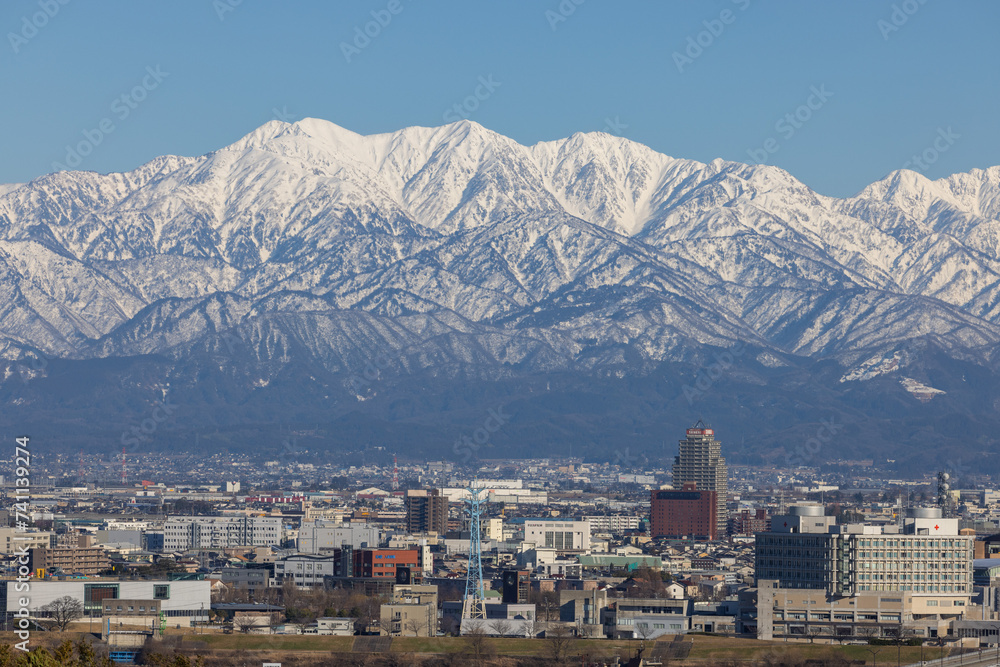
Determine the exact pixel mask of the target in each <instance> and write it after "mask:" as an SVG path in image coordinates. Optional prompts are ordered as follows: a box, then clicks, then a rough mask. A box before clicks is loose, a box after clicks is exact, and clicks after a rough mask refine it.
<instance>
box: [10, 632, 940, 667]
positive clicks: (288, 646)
mask: <svg viewBox="0 0 1000 667" xmlns="http://www.w3.org/2000/svg"><path fill="white" fill-rule="evenodd" d="M83 634H84V633H81V632H67V633H57V632H40V633H36V632H33V633H32V638H31V639H32V641H31V646H33V647H34V646H50V647H51V646H54V645H56V644H58V643H59V642H60V641H63V640H65V639H69V640H71V641H74V642H75V641H76V640H77V639H79V638H80V637H81V636H82V635H83ZM170 634H176V633H175V632H171V633H170ZM687 639H688V640H690V641H692V642H693V647H692V649H691V654H690V656H689V657H688V658H687V659H686V660H684V661H683V662H678V661H676V660H670V664H671V665H699V666H701V665H704V666H707V665H718V664H721V663H722V662H723V661H727V660H740V661H752V660H755V659H762V658H764V657H766V656H768V655H770V656H773V657H776V658H779V660H780V658H782V657H783V658H785V659H797V660H805V659H808V658H814V659H822V658H831V657H834V656H836V655H839V656H841V657H843V658H846V659H847V660H851V661H853V660H858V661H862V660H863V661H864V662H865V663H866V664H872V654H871V652H870V650H878V651H879V652H878V654H877V663H878V664H880V665H890V664H895V661H896V647H895V646H878V647H869V646H831V645H828V644H797V643H783V642H762V641H757V640H755V639H736V638H732V637H714V636H708V635H691V636H688V637H687ZM16 641H18V640H17V638H16V635H14V634H13V633H9V632H0V643H7V644H13V643H14V642H16ZM488 642H489V644H490V646H491V648H492V651H491V652H496V654H498V655H506V656H547V655H549V651H550V643H549V642H547V641H545V640H544V639H524V638H514V637H505V638H502V639H500V638H491V639H489V640H488ZM353 644H354V637H324V636H316V635H309V636H303V635H242V634H231V635H226V634H194V633H191V632H187V633H185V639H184V641H183V644H182V646H187V647H189V648H191V649H201V650H204V649H208V650H219V651H238V650H239V651H248V650H249V651H267V652H276V653H281V652H291V651H295V652H314V651H315V652H323V653H326V652H334V653H347V652H350V651H351V648H352V646H353ZM468 644H469V639H468V638H464V637H396V638H395V639H393V641H392V651H393V652H394V653H421V654H429V653H460V652H463V651H466V650H468ZM645 644H646V646H647V647H652V645H653V642H645ZM640 645H641V642H640V641H638V640H606V639H581V640H577V641H574V642H573V643H572V645H571V647H570V649H569V651H570V653H571V654H572V655H590V656H594V657H613V656H616V655H617V656H620V657H622V658H630V657H632V656H634V655H635V651H636V650H637V649H638V648H639V646H640ZM647 655H648V653H647ZM940 655H941V653H940V649H939V648H937V647H932V646H925V647H924V650H923V657H924V659H926V660H931V659H933V658H937V657H940ZM946 655H947V649H946ZM920 657H921V655H920V647H919V646H904V647H902V648H901V650H900V660H901V662H902V663H903V664H907V663H913V662H918V661H919V660H920Z"/></svg>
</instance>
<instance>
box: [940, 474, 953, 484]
mask: <svg viewBox="0 0 1000 667" xmlns="http://www.w3.org/2000/svg"><path fill="white" fill-rule="evenodd" d="M941 479H943V480H944V481H946V482H947V481H948V480H949V479H951V475H949V474H948V473H946V472H943V473H941Z"/></svg>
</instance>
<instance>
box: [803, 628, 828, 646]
mask: <svg viewBox="0 0 1000 667" xmlns="http://www.w3.org/2000/svg"><path fill="white" fill-rule="evenodd" d="M824 632H826V630H825V629H824V628H823V626H822V625H810V626H809V627H807V628H806V634H807V635H809V643H810V644H812V643H815V641H816V638H817V637H819V636H820V635H822V634H823V633H824Z"/></svg>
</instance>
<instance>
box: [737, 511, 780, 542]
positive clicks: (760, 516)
mask: <svg viewBox="0 0 1000 667" xmlns="http://www.w3.org/2000/svg"><path fill="white" fill-rule="evenodd" d="M769 530H771V517H769V516H768V515H767V512H766V511H764V510H743V511H742V512H739V513H738V514H734V515H732V516H731V517H729V534H730V535H747V536H752V535H754V534H755V533H766V532H767V531H769Z"/></svg>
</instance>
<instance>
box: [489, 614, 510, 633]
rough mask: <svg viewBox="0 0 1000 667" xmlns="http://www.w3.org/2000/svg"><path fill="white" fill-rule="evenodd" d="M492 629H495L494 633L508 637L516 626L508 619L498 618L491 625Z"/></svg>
mask: <svg viewBox="0 0 1000 667" xmlns="http://www.w3.org/2000/svg"><path fill="white" fill-rule="evenodd" d="M490 627H491V628H493V632H495V633H497V634H498V635H500V636H501V637H506V636H507V635H509V634H510V633H511V631H512V630H513V629H514V625H513V624H512V623H511V622H510V621H508V620H507V619H506V618H498V619H497V620H495V621H493V622H492V623H490Z"/></svg>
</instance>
